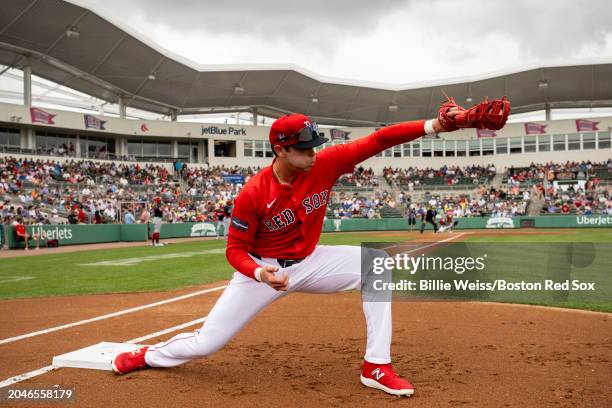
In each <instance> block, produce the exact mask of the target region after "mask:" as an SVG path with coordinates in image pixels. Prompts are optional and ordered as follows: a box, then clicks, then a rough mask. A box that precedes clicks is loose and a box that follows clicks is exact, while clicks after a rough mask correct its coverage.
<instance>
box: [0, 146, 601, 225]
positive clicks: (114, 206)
mask: <svg viewBox="0 0 612 408" xmlns="http://www.w3.org/2000/svg"><path fill="white" fill-rule="evenodd" d="M258 171H259V168H250V167H248V168H241V167H233V168H225V167H196V166H187V164H185V163H181V162H179V161H175V162H174V163H173V164H172V166H171V167H170V166H168V167H166V166H163V165H155V164H146V165H141V164H136V163H116V162H94V161H91V160H76V159H70V160H67V161H64V162H60V161H56V160H49V159H16V158H12V157H4V158H0V223H3V224H11V223H12V222H13V221H14V220H16V219H21V220H23V221H24V223H26V224H32V223H50V224H56V223H75V224H76V223H115V222H126V217H125V216H126V214H127V213H129V214H130V216H128V217H127V220H128V221H130V222H131V220H132V218H133V219H134V221H135V222H138V220H140V219H141V217H142V214H143V213H148V212H149V210H150V203H152V202H153V199H154V198H155V197H159V198H160V199H161V205H162V210H163V213H164V221H165V222H186V221H207V220H212V221H215V220H216V219H217V216H218V214H220V211H221V210H222V209H223V208H226V207H227V206H230V207H231V203H232V202H233V200H234V198H235V197H236V195H237V194H238V192H239V190H240V188H241V186H242V185H243V184H244V183H246V182H248V181H249V179H250V178H251V177H253V175H255V174H256V173H257V172H258ZM495 171H496V169H495V166H494V165H490V166H468V167H462V168H460V167H447V166H445V167H442V168H440V169H435V170H434V169H417V168H414V167H409V168H407V169H396V168H391V167H388V168H385V169H384V171H383V174H382V175H383V177H385V178H386V180H388V181H389V182H390V183H391V184H392V185H396V186H401V187H402V188H401V189H400V191H401V193H400V195H399V201H400V202H399V203H396V202H395V200H394V198H393V194H391V193H390V192H388V191H382V190H380V189H379V188H380V185H379V180H378V178H377V176H376V175H375V173H374V171H373V170H372V169H365V168H363V167H359V168H357V169H355V171H354V172H353V173H351V174H347V175H344V176H343V177H342V178H341V179H340V181H339V184H341V185H344V186H346V185H349V186H354V187H356V188H357V189H359V188H360V187H372V188H373V190H374V192H370V193H368V194H365V195H364V194H361V193H354V192H351V191H348V192H347V191H344V192H339V193H335V192H333V193H332V194H331V196H330V205H329V212H328V216H330V217H331V216H333V217H334V218H340V219H347V218H355V217H361V218H370V219H372V218H380V217H381V216H382V214H381V213H382V211H383V210H384V209H385V208H387V209H395V208H396V207H398V206H401V207H402V208H412V209H413V210H416V211H419V212H423V211H426V209H427V208H431V207H433V208H435V209H436V210H437V211H438V213H445V214H447V213H449V212H452V213H453V214H454V215H455V216H456V217H471V216H488V215H501V216H506V215H507V216H512V215H523V214H525V212H526V208H527V205H528V203H529V201H530V199H531V198H532V197H534V198H538V199H539V200H542V202H543V203H544V204H543V208H542V213H545V214H570V213H571V214H585V215H589V214H612V202H611V200H610V195H611V192H610V187H609V186H606V185H605V184H606V183H603V184H602V183H601V181H602V180H601V177H600V176H601V175H602V171H603V172H604V173H603V174H605V173H606V171H607V172H610V173H611V174H612V159H610V160H608V161H607V162H603V163H591V162H588V161H587V162H580V163H578V162H567V163H563V164H554V163H547V164H532V165H530V166H528V167H525V168H513V167H511V168H509V169H508V170H507V172H506V175H507V177H508V184H506V185H503V186H502V187H501V188H497V189H495V188H491V187H489V186H487V185H485V184H482V179H483V178H491V177H492V176H493V175H494V174H495ZM569 175H573V177H574V178H571V177H570V176H569ZM564 177H567V178H564ZM434 178H443V179H444V180H445V183H447V184H451V185H452V184H454V183H456V182H458V180H463V181H462V182H465V180H469V182H470V183H473V186H474V187H475V190H474V192H473V194H471V198H470V197H468V196H463V195H457V194H438V195H433V196H428V197H427V199H426V200H423V201H421V202H413V201H412V200H411V199H410V193H411V190H412V188H411V186H416V185H419V184H427V180H431V179H434ZM604 178H606V177H605V175H604ZM610 178H612V177H610ZM530 180H532V181H535V182H534V183H530V184H531V186H525V182H526V181H530ZM553 180H576V181H577V182H579V183H578V184H574V185H570V186H567V185H561V186H555V185H554V184H553V183H552V182H549V181H553ZM468 185H469V184H468ZM406 186H408V188H405V187H406Z"/></svg>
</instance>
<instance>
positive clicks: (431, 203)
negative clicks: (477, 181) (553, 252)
mask: <svg viewBox="0 0 612 408" xmlns="http://www.w3.org/2000/svg"><path fill="white" fill-rule="evenodd" d="M530 199H531V195H530V193H529V191H523V192H521V193H519V194H517V195H514V194H512V193H510V192H508V191H507V190H506V189H504V188H499V189H495V188H492V187H490V188H487V187H486V186H484V185H483V186H480V187H479V188H477V189H476V190H475V191H474V192H473V193H472V194H471V197H470V195H457V194H447V195H430V196H428V197H426V198H425V199H424V200H422V201H414V202H413V201H412V200H411V198H410V195H408V194H401V195H400V200H401V201H402V203H403V204H404V206H405V207H406V208H407V209H412V210H415V211H416V213H417V214H419V215H420V214H424V213H425V212H426V211H427V209H428V208H433V209H434V210H435V211H436V212H437V213H438V214H449V213H452V215H453V216H454V217H456V218H461V217H485V216H498V217H512V216H518V215H525V213H526V211H527V206H528V204H529V200H530Z"/></svg>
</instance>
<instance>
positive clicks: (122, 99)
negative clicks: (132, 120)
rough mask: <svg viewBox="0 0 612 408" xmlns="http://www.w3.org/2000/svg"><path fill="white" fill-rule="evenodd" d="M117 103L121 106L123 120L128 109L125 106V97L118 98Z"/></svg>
mask: <svg viewBox="0 0 612 408" xmlns="http://www.w3.org/2000/svg"><path fill="white" fill-rule="evenodd" d="M117 103H118V104H119V117H120V118H121V119H125V115H126V113H127V107H126V106H125V99H124V98H123V96H119V97H118V98H117Z"/></svg>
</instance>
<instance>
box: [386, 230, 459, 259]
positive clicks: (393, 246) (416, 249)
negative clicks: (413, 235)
mask: <svg viewBox="0 0 612 408" xmlns="http://www.w3.org/2000/svg"><path fill="white" fill-rule="evenodd" d="M465 234H467V233H466V232H462V233H460V234H457V235H453V236H452V237H450V238H446V239H443V240H442V241H438V242H434V243H432V244H428V245H423V246H420V247H418V248H414V249H411V250H410V251H405V252H402V253H403V254H410V253H412V252H415V251H420V250H421V249H425V248H429V247H431V246H434V245H439V244H441V243H442V242H448V241H452V240H453V239H457V238H459V237H462V236H464V235H465ZM414 244H417V245H418V242H415V243H414ZM407 245H412V243H410V242H408V243H407V244H403V245H391V246H388V247H383V248H382V249H385V250H386V249H391V248H397V247H401V246H407Z"/></svg>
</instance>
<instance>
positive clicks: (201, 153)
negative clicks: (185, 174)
mask: <svg viewBox="0 0 612 408" xmlns="http://www.w3.org/2000/svg"><path fill="white" fill-rule="evenodd" d="M206 146H207V141H206V140H199V141H198V157H197V160H198V163H204V162H207V161H209V160H208V157H207V155H206Z"/></svg>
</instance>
